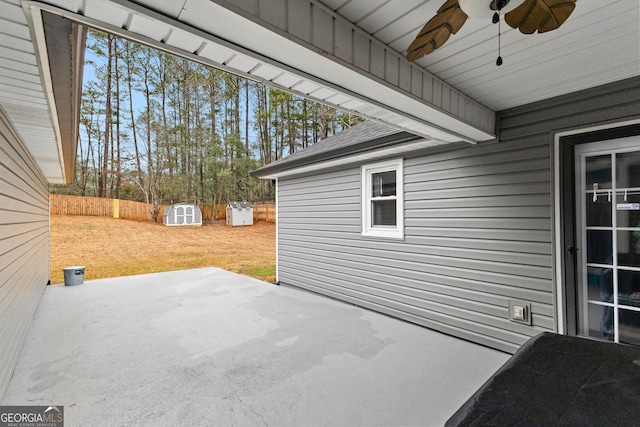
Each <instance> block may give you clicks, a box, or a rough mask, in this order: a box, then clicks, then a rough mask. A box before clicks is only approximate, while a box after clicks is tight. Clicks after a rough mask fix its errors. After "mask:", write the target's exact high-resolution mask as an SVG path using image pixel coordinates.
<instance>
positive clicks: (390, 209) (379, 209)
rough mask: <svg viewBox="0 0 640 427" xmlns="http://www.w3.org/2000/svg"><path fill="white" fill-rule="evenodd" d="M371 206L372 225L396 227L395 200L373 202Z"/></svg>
mask: <svg viewBox="0 0 640 427" xmlns="http://www.w3.org/2000/svg"><path fill="white" fill-rule="evenodd" d="M371 204H372V208H373V209H372V213H373V218H372V220H373V221H372V224H373V225H374V226H375V225H396V201H395V200H373V201H372V202H371Z"/></svg>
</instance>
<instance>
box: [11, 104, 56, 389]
mask: <svg viewBox="0 0 640 427" xmlns="http://www.w3.org/2000/svg"><path fill="white" fill-rule="evenodd" d="M48 280H49V191H48V185H47V182H46V180H45V178H44V176H43V175H42V173H41V172H40V170H39V168H38V167H37V166H36V164H35V162H34V160H33V158H32V156H31V154H30V153H29V151H28V150H27V149H26V148H25V146H24V144H23V143H22V142H21V140H20V138H19V137H18V135H17V133H16V131H15V130H14V129H13V128H12V126H11V125H10V123H9V121H8V119H7V117H6V116H5V114H4V112H3V111H2V110H0V343H2V344H0V399H1V398H2V396H3V395H4V393H5V391H6V388H7V386H8V384H9V379H10V378H11V374H12V372H13V369H14V367H15V364H16V362H17V359H18V355H19V353H20V350H21V349H22V344H23V341H24V339H25V337H26V334H27V331H28V329H29V325H30V324H31V319H33V315H34V314H35V311H36V308H37V307H38V303H39V301H40V298H41V296H42V293H43V292H44V288H45V286H46V284H47V282H48Z"/></svg>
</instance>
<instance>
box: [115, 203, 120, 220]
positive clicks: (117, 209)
mask: <svg viewBox="0 0 640 427" xmlns="http://www.w3.org/2000/svg"><path fill="white" fill-rule="evenodd" d="M113 217H114V218H120V200H119V199H113Z"/></svg>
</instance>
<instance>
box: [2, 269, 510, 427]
mask: <svg viewBox="0 0 640 427" xmlns="http://www.w3.org/2000/svg"><path fill="white" fill-rule="evenodd" d="M508 358H509V355H507V354H504V353H500V352H498V351H495V350H491V349H488V348H485V347H481V346H478V345H475V344H471V343H468V342H465V341H461V340H459V339H456V338H452V337H449V336H446V335H442V334H439V333H436V332H433V331H430V330H428V329H425V328H422V327H419V326H416V325H413V324H410V323H406V322H403V321H401V320H397V319H394V318H391V317H388V316H385V315H381V314H377V313H374V312H371V311H368V310H365V309H361V308H358V307H354V306H352V305H348V304H345V303H342V302H339V301H335V300H332V299H329V298H326V297H323V296H320V295H315V294H312V293H309V292H306V291H303V290H299V289H295V288H290V287H284V286H275V285H271V284H268V283H265V282H261V281H259V280H254V279H251V278H247V277H244V276H240V275H237V274H233V273H230V272H227V271H224V270H220V269H216V268H203V269H196V270H187V271H176V272H170V273H159V274H147V275H141V276H133V277H124V278H117V279H107V280H96V281H90V282H85V283H84V284H82V285H79V286H73V287H70V286H66V287H65V286H49V287H47V289H46V291H45V293H44V296H43V298H42V301H41V303H40V307H39V308H38V312H37V314H36V317H35V320H34V322H33V325H32V327H31V330H30V332H29V336H28V338H27V342H26V344H25V347H24V349H23V353H22V356H21V357H20V361H19V363H18V366H17V367H16V371H15V373H14V375H13V378H12V380H11V383H10V385H9V389H8V391H7V393H6V396H5V398H4V401H3V404H4V405H49V404H55V405H64V409H65V421H66V425H67V426H90V425H109V426H113V425H121V426H122V425H140V426H143V425H148V426H164V425H167V426H168V425H172V426H174V425H197V426H205V425H216V426H223V425H247V426H260V425H267V426H275V425H278V426H281V425H309V426H315V425H442V424H443V423H444V422H445V421H446V420H447V419H448V418H449V416H451V414H453V413H454V412H455V410H456V409H458V407H459V406H460V405H462V403H464V402H465V400H466V399H467V398H468V397H469V396H470V395H471V394H473V392H474V391H475V390H476V389H477V388H478V387H479V386H480V385H482V383H483V382H484V381H485V380H487V379H488V378H489V377H490V376H491V375H492V374H493V373H494V372H495V371H496V370H497V369H498V368H499V367H500V366H501V365H502V364H503V363H504V362H505V361H507V360H508Z"/></svg>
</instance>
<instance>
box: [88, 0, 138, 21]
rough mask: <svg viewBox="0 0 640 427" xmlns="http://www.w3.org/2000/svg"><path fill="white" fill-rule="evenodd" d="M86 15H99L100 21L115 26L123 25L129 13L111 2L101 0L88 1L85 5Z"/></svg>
mask: <svg viewBox="0 0 640 427" xmlns="http://www.w3.org/2000/svg"><path fill="white" fill-rule="evenodd" d="M84 13H85V14H86V15H87V16H100V18H101V19H102V21H104V22H106V23H107V24H110V25H113V26H115V27H119V28H121V27H123V26H124V25H125V24H126V23H127V20H128V18H129V13H128V12H127V11H126V10H124V9H123V8H121V7H119V6H117V5H114V4H113V3H111V2H108V1H103V0H93V1H89V2H87V3H86V5H85V11H84Z"/></svg>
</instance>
